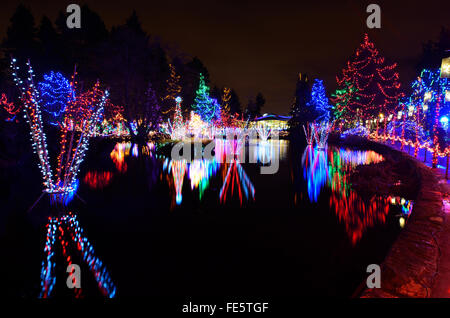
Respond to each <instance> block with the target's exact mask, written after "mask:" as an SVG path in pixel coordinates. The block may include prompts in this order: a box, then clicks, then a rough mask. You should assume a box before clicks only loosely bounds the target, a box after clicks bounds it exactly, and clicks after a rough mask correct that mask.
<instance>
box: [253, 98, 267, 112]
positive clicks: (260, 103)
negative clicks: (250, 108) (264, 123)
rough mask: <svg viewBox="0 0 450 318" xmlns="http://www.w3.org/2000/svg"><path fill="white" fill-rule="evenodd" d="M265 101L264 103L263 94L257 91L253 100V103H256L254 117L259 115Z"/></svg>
mask: <svg viewBox="0 0 450 318" xmlns="http://www.w3.org/2000/svg"><path fill="white" fill-rule="evenodd" d="M265 103H266V100H265V98H264V96H263V94H261V93H258V94H257V95H256V100H255V105H256V109H255V117H259V116H261V109H262V108H263V107H264V104H265Z"/></svg>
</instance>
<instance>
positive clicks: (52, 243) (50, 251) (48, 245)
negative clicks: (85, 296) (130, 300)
mask: <svg viewBox="0 0 450 318" xmlns="http://www.w3.org/2000/svg"><path fill="white" fill-rule="evenodd" d="M57 242H59V243H60V245H61V246H60V247H61V249H58V246H57V244H56V243H57ZM75 252H77V254H78V255H74V254H75ZM44 253H45V255H46V257H45V259H44V261H43V262H42V269H41V292H40V295H39V297H40V298H48V297H50V296H51V295H52V292H53V289H54V286H55V283H56V270H55V269H56V266H55V264H56V261H57V260H60V259H64V260H65V261H66V263H67V264H66V265H67V266H71V265H72V264H74V258H75V257H79V258H80V260H82V261H83V262H84V264H85V265H87V267H88V268H89V270H90V271H91V273H92V274H93V276H94V279H95V281H96V282H97V286H98V288H99V290H100V292H101V293H102V295H104V296H106V297H109V298H113V297H114V296H115V295H116V287H115V286H114V283H113V282H112V280H111V277H110V276H109V273H108V271H107V270H106V268H105V266H104V265H103V263H102V261H101V260H100V259H99V258H98V257H96V256H95V252H94V248H93V247H92V245H91V243H90V242H89V241H88V239H87V238H86V237H85V236H84V234H83V229H82V228H81V227H80V225H79V223H78V219H77V217H76V215H74V214H72V213H69V214H67V215H63V216H61V217H52V218H49V222H48V224H47V237H46V241H45V247H44ZM80 265H81V264H80ZM58 267H59V266H58ZM63 268H65V267H64V266H63ZM73 283H76V282H75V281H73ZM73 291H74V293H75V297H77V298H78V297H80V296H81V295H82V288H73Z"/></svg>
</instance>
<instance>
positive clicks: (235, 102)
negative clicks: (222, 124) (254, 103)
mask: <svg viewBox="0 0 450 318" xmlns="http://www.w3.org/2000/svg"><path fill="white" fill-rule="evenodd" d="M230 113H231V114H232V115H233V116H234V115H236V114H238V115H241V114H242V107H241V102H240V101H239V96H238V94H237V93H236V91H235V90H234V89H232V90H231V93H230Z"/></svg>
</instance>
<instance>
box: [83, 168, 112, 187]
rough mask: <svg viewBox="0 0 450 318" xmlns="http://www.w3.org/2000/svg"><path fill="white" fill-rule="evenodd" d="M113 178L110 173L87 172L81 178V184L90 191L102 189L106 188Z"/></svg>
mask: <svg viewBox="0 0 450 318" xmlns="http://www.w3.org/2000/svg"><path fill="white" fill-rule="evenodd" d="M112 178H113V173H112V172H110V171H88V172H87V173H86V175H85V176H84V178H83V182H84V183H85V184H87V185H88V186H89V188H91V189H103V188H105V187H106V186H108V185H109V184H110V183H111V181H112Z"/></svg>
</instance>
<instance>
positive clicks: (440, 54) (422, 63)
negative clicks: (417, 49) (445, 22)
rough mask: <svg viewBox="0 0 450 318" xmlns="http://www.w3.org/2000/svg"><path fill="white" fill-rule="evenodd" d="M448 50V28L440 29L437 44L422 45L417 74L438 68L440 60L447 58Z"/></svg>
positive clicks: (449, 37)
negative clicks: (424, 70)
mask: <svg viewBox="0 0 450 318" xmlns="http://www.w3.org/2000/svg"><path fill="white" fill-rule="evenodd" d="M448 50H450V28H446V27H442V28H441V31H440V33H439V39H438V41H437V42H433V41H428V42H427V43H425V44H423V47H422V55H421V57H420V60H419V62H418V63H417V72H418V73H419V72H421V71H422V70H423V69H435V68H438V67H440V66H441V61H442V59H443V58H445V57H447V56H448Z"/></svg>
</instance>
